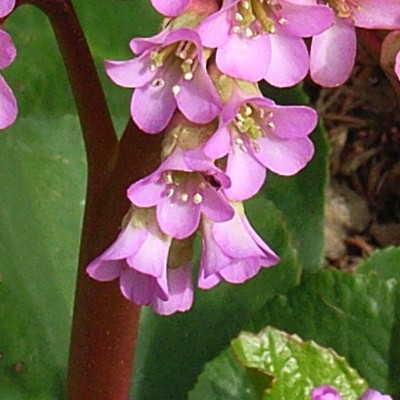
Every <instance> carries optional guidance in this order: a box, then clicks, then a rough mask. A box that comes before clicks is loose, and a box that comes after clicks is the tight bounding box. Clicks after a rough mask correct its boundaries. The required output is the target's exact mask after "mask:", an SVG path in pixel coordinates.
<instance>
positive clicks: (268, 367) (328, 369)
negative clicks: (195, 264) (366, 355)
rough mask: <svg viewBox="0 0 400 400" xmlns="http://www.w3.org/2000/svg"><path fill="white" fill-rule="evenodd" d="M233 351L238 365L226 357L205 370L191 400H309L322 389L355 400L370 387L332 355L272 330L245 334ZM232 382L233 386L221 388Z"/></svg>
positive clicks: (321, 348)
mask: <svg viewBox="0 0 400 400" xmlns="http://www.w3.org/2000/svg"><path fill="white" fill-rule="evenodd" d="M232 350H233V352H234V353H235V355H236V357H237V359H236V360H235V358H234V357H232V356H231V355H230V354H229V353H228V352H224V353H222V354H221V355H220V356H219V357H217V358H216V359H215V360H214V361H212V362H211V363H210V364H209V365H207V367H206V369H205V372H204V373H203V374H202V375H201V376H200V378H199V382H198V384H197V386H196V388H195V389H194V391H193V392H192V393H191V396H190V400H200V399H209V400H213V399H221V400H222V399H228V398H229V399H238V400H239V399H265V400H267V399H268V400H282V399H296V400H309V399H310V393H311V390H312V389H313V388H314V387H316V386H320V385H322V384H329V385H331V386H334V387H336V388H337V389H338V390H339V391H340V392H341V393H342V395H343V398H345V399H346V400H357V399H358V397H359V396H360V394H361V393H363V391H364V390H365V389H366V387H367V384H366V382H365V381H364V380H362V379H361V378H360V376H359V375H358V374H357V372H356V371H355V370H354V369H352V368H351V367H350V366H349V365H348V363H347V362H346V360H345V359H344V358H343V357H339V356H338V355H337V354H336V353H335V352H334V351H333V350H331V349H325V348H323V347H321V346H319V345H317V344H316V343H315V342H313V341H310V342H304V341H302V340H301V339H300V337H298V336H297V335H288V334H287V333H285V332H281V331H278V330H277V329H274V328H272V327H267V328H266V329H264V330H262V331H261V332H260V333H258V334H253V333H250V332H242V333H241V334H240V335H239V337H238V338H236V339H234V340H233V341H232ZM238 363H239V364H240V365H242V368H240V367H239V366H238V365H237V364H238ZM224 364H225V365H224ZM221 365H224V368H218V366H221ZM246 373H247V374H246ZM263 375H264V377H263ZM228 376H231V378H230V379H231V380H232V385H231V386H229V385H227V384H225V385H221V383H224V382H226V381H227V377H228ZM238 380H239V384H238ZM239 391H240V392H239Z"/></svg>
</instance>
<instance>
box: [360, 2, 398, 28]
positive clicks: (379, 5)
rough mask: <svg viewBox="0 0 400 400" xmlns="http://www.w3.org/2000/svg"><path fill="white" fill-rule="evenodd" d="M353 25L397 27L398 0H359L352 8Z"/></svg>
mask: <svg viewBox="0 0 400 400" xmlns="http://www.w3.org/2000/svg"><path fill="white" fill-rule="evenodd" d="M353 18H354V24H355V26H358V27H361V28H367V29H399V28H400V0H379V1H378V0H359V7H355V8H354V10H353Z"/></svg>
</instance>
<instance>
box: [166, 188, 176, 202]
mask: <svg viewBox="0 0 400 400" xmlns="http://www.w3.org/2000/svg"><path fill="white" fill-rule="evenodd" d="M174 193H175V190H174V189H172V188H170V189H168V191H167V198H169V199H170V198H171V197H172V196H173V195H174Z"/></svg>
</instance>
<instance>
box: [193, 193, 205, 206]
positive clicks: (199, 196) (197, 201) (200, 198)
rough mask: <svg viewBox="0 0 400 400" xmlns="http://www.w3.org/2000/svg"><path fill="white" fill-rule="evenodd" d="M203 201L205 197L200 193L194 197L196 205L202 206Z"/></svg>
mask: <svg viewBox="0 0 400 400" xmlns="http://www.w3.org/2000/svg"><path fill="white" fill-rule="evenodd" d="M202 201H203V196H202V195H201V194H200V193H196V194H195V195H194V196H193V202H194V203H195V204H200V203H201V202H202Z"/></svg>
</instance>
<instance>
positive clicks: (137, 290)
mask: <svg viewBox="0 0 400 400" xmlns="http://www.w3.org/2000/svg"><path fill="white" fill-rule="evenodd" d="M120 289H121V292H122V294H123V295H124V297H125V298H127V299H128V300H129V301H131V302H132V303H135V304H137V305H139V306H143V305H149V304H151V302H152V300H153V299H154V298H155V297H159V298H161V299H163V300H167V299H168V287H167V283H166V279H165V278H164V279H163V280H161V279H156V278H154V277H152V276H149V275H146V274H142V273H140V272H138V271H135V270H134V269H131V268H127V269H125V270H123V271H122V273H121V277H120Z"/></svg>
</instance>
